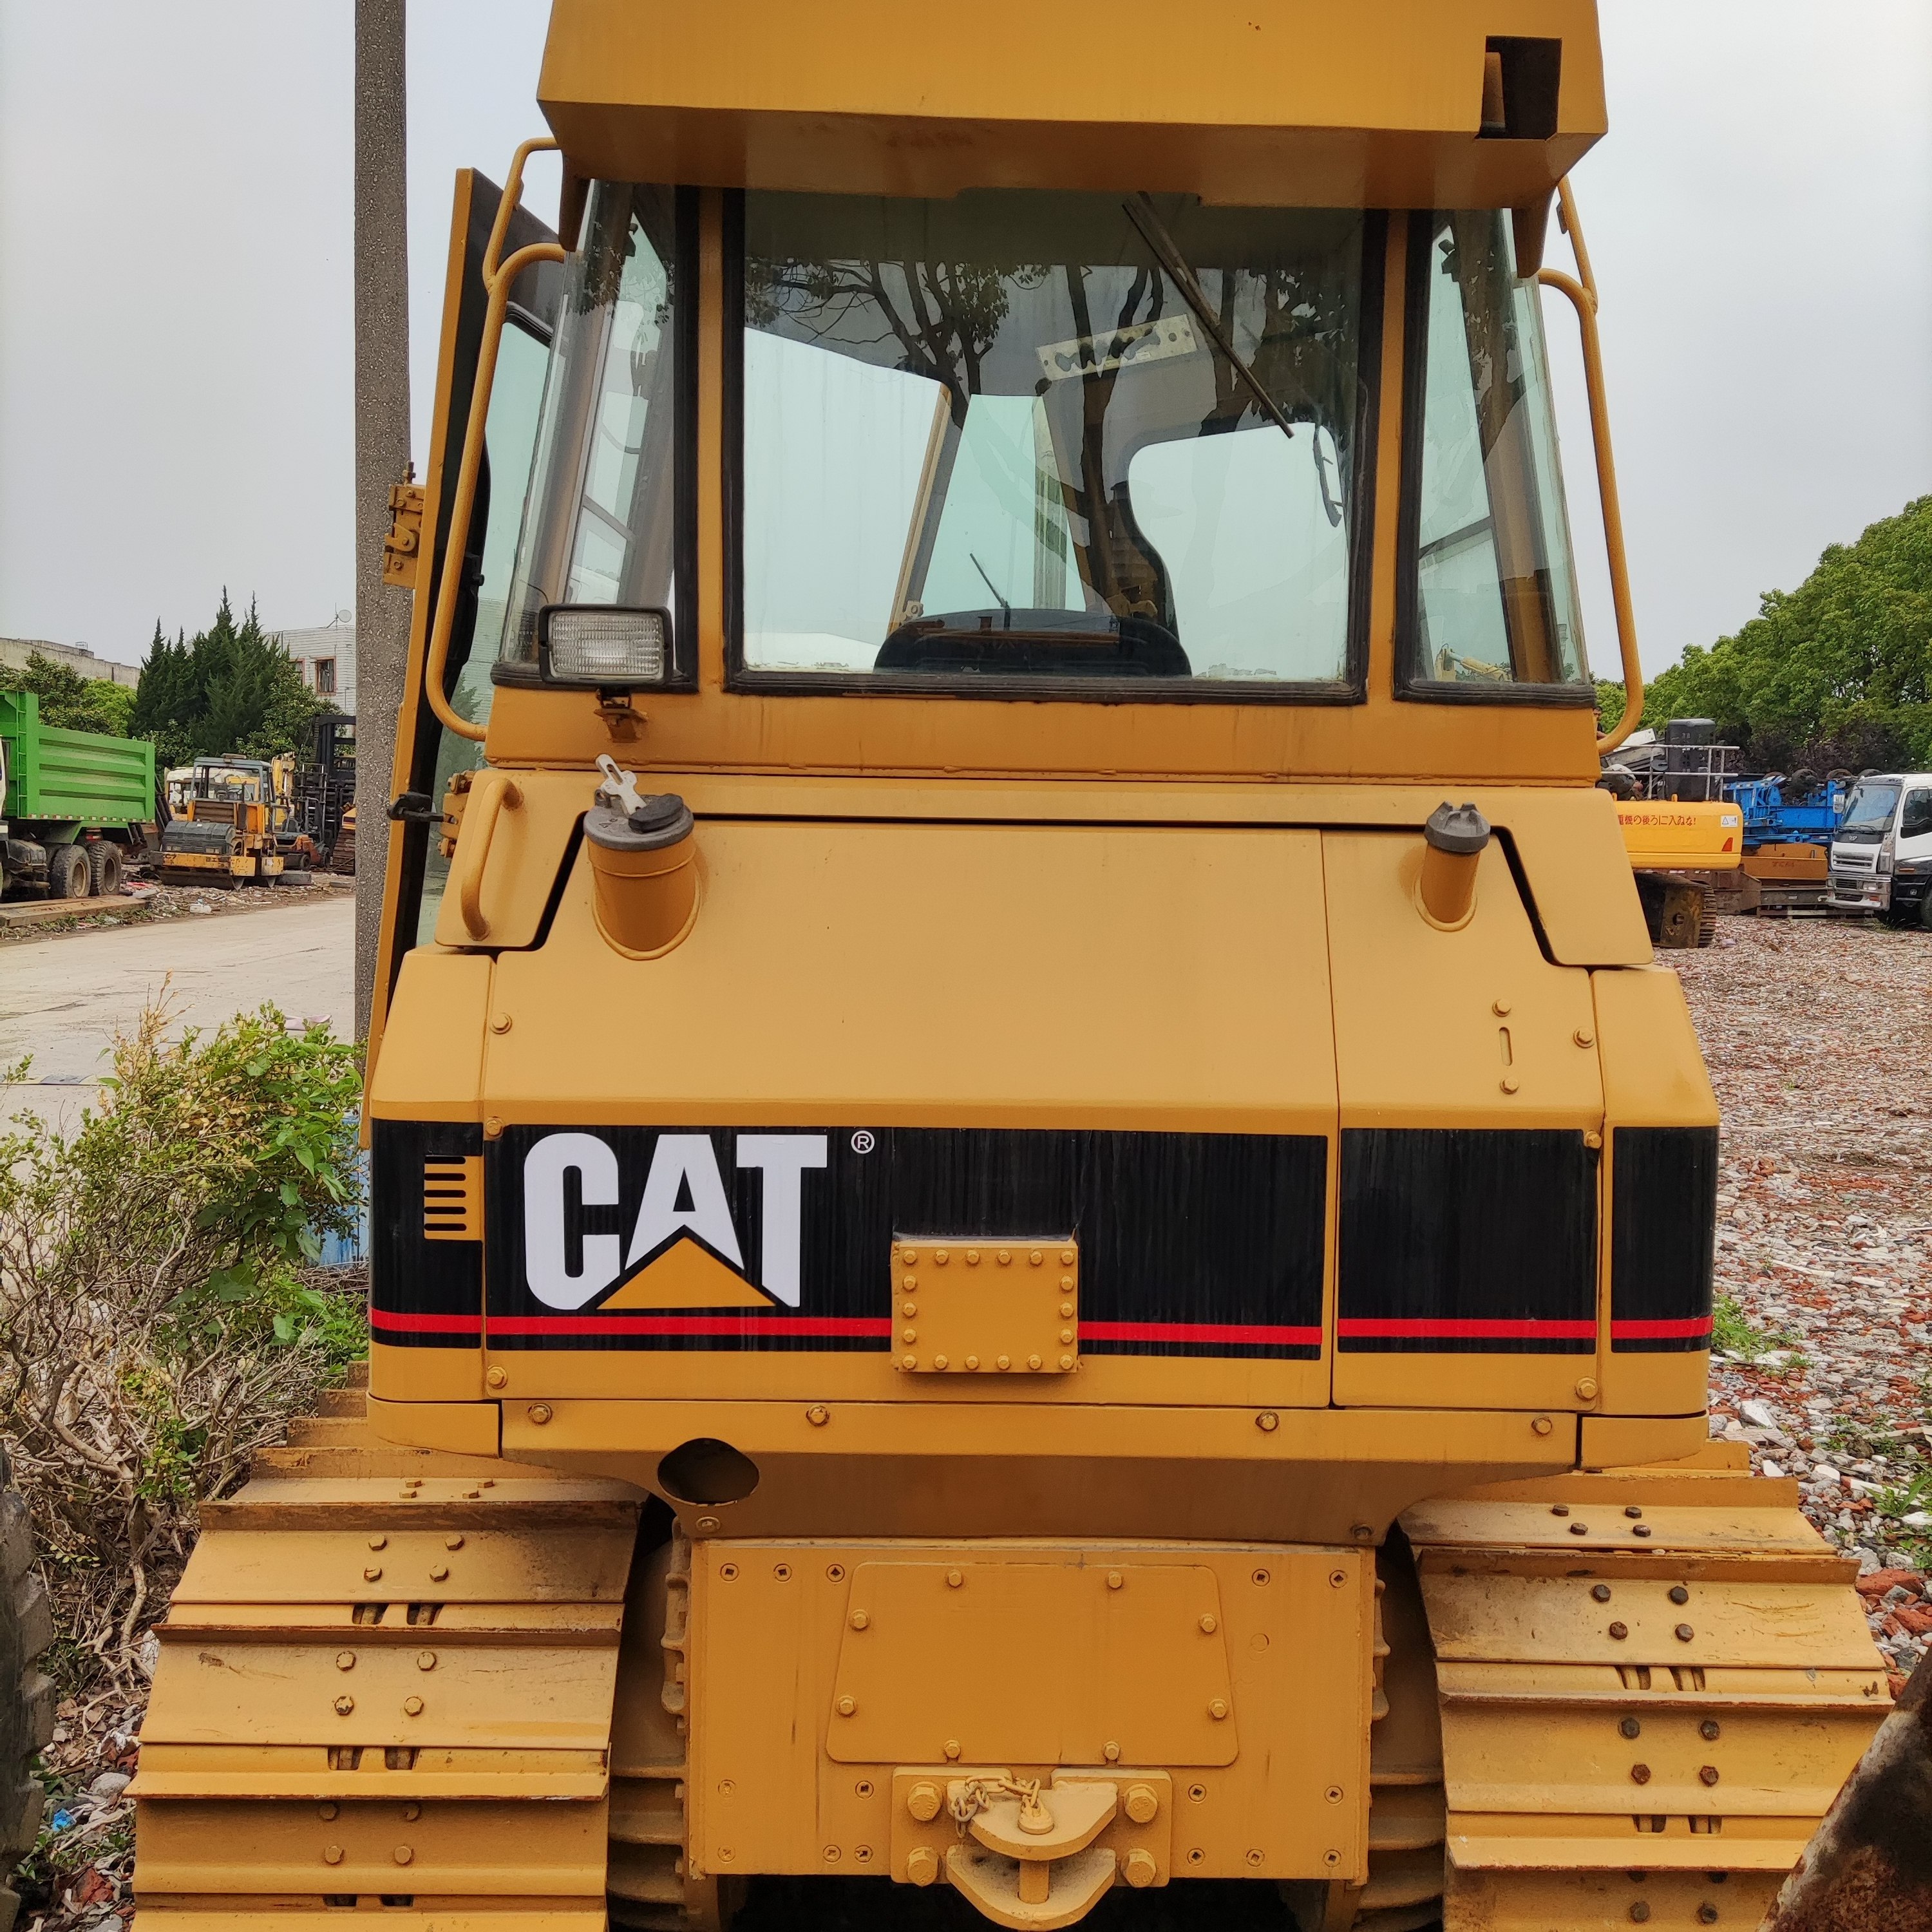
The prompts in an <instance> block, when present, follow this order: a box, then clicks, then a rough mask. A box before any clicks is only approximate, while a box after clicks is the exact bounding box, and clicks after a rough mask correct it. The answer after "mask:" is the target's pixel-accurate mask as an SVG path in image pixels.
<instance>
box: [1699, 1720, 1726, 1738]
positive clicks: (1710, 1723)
mask: <svg viewBox="0 0 1932 1932" xmlns="http://www.w3.org/2000/svg"><path fill="white" fill-rule="evenodd" d="M1722 1729H1723V1727H1722V1726H1721V1724H1719V1723H1718V1721H1717V1719H1716V1718H1706V1719H1705V1720H1704V1721H1703V1723H1702V1724H1700V1725H1699V1726H1698V1727H1697V1735H1698V1736H1700V1738H1702V1739H1703V1740H1704V1742H1706V1744H1715V1743H1716V1742H1717V1741H1718V1733H1719V1732H1720V1731H1721V1730H1722Z"/></svg>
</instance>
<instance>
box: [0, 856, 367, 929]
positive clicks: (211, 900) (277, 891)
mask: <svg viewBox="0 0 1932 1932" xmlns="http://www.w3.org/2000/svg"><path fill="white" fill-rule="evenodd" d="M355 889H356V881H355V880H353V878H338V877H335V874H333V873H326V872H319V873H317V874H316V875H315V878H314V883H312V884H310V885H306V886H281V885H277V886H236V887H235V888H233V889H232V890H229V891H221V890H218V889H217V890H214V891H209V890H208V889H205V888H203V887H202V886H164V885H163V884H161V883H160V882H159V881H158V880H148V879H147V878H145V877H143V878H138V879H131V880H129V881H128V883H127V884H126V885H124V886H122V887H121V893H120V896H119V898H118V900H117V901H115V903H114V904H112V905H107V906H103V907H102V908H101V910H99V911H98V912H91V913H88V914H87V915H86V917H84V918H78V919H45V920H41V921H38V922H35V923H34V925H31V926H7V925H4V924H0V946H26V945H30V944H32V942H33V941H35V940H37V939H52V938H55V937H57V936H58V935H60V934H62V933H68V932H91V931H94V930H95V929H98V928H100V927H102V926H140V925H144V924H145V923H147V922H150V921H151V920H155V919H203V918H219V917H222V916H226V915H229V914H233V913H242V912H262V911H265V910H268V909H269V907H272V906H276V905H285V904H287V905H300V904H306V903H307V902H308V901H311V900H313V899H329V898H337V897H338V896H339V895H341V894H342V893H344V892H353V891H354V890H355ZM22 903H23V904H26V903H27V901H25V900H23V901H22Z"/></svg>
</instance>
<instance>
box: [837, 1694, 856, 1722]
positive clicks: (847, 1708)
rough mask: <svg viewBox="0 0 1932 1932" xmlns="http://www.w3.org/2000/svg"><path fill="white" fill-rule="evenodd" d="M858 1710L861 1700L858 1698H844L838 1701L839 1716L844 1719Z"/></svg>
mask: <svg viewBox="0 0 1932 1932" xmlns="http://www.w3.org/2000/svg"><path fill="white" fill-rule="evenodd" d="M858 1708H859V1700H858V1699H857V1698H856V1697H841V1698H840V1699H839V1700H838V1715H840V1716H841V1718H849V1717H850V1716H851V1715H852V1714H853V1712H855V1711H856V1710H857V1709H858Z"/></svg>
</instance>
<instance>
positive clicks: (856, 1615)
mask: <svg viewBox="0 0 1932 1932" xmlns="http://www.w3.org/2000/svg"><path fill="white" fill-rule="evenodd" d="M871 1621H872V1620H871V1618H870V1617H868V1616H866V1614H865V1612H864V1611H863V1610H854V1611H853V1613H852V1628H853V1629H854V1630H863V1629H864V1628H865V1626H866V1625H868V1624H869V1623H870V1622H871Z"/></svg>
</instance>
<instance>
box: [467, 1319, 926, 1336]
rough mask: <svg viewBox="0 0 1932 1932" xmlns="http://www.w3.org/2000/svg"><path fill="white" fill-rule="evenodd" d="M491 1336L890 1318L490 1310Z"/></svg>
mask: <svg viewBox="0 0 1932 1932" xmlns="http://www.w3.org/2000/svg"><path fill="white" fill-rule="evenodd" d="M490 1334H493V1335H862V1336H866V1337H874V1338H879V1339H886V1338H889V1337H890V1336H891V1334H892V1323H891V1322H889V1321H875V1320H873V1319H869V1318H867V1317H861V1316H845V1315H493V1316H490Z"/></svg>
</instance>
